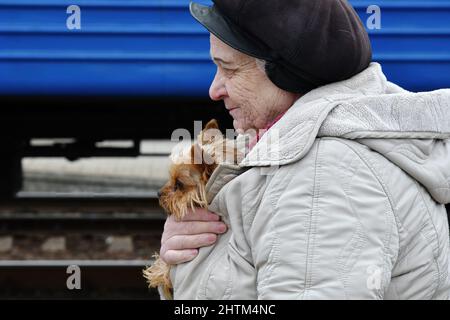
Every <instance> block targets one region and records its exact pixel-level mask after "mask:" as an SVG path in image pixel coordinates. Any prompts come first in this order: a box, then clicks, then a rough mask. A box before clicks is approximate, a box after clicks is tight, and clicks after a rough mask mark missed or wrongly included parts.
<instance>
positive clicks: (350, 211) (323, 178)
mask: <svg viewBox="0 0 450 320" xmlns="http://www.w3.org/2000/svg"><path fill="white" fill-rule="evenodd" d="M266 195H267V196H265V197H264V201H263V202H262V203H261V206H260V207H259V209H258V211H257V213H256V215H255V218H254V220H253V222H252V227H251V232H250V233H249V240H250V242H251V246H252V248H253V249H254V251H253V259H254V264H255V268H256V271H257V291H258V298H259V299H382V298H383V297H384V292H385V290H386V288H387V286H388V285H389V283H390V279H391V270H392V267H393V264H394V263H395V259H396V252H397V251H398V237H397V227H396V222H395V218H394V214H393V210H392V204H391V203H390V200H389V197H388V196H387V194H386V190H385V189H384V188H383V185H382V183H381V182H380V181H379V180H378V179H377V177H376V175H375V174H374V172H373V171H372V170H371V168H370V164H368V163H366V162H365V161H364V159H362V158H360V157H359V156H358V154H357V153H355V152H354V151H353V150H352V149H351V148H350V147H349V146H347V145H346V144H344V143H342V142H340V141H339V140H338V139H331V138H330V139H319V140H316V143H315V144H314V146H313V148H312V149H311V151H310V152H309V154H308V155H307V156H306V157H305V158H303V159H302V160H300V161H299V162H297V163H295V164H292V165H289V166H286V167H282V168H280V169H279V170H277V173H276V174H275V176H274V177H273V179H272V180H271V182H270V185H269V186H268V188H267V191H266Z"/></svg>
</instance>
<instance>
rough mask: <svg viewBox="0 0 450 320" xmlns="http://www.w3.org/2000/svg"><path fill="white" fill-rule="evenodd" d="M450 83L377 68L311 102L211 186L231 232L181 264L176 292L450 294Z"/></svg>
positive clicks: (239, 295) (190, 295) (306, 99)
mask: <svg viewBox="0 0 450 320" xmlns="http://www.w3.org/2000/svg"><path fill="white" fill-rule="evenodd" d="M449 138H450V90H438V91H434V92H428V93H411V92H407V91H405V90H403V89H401V88H400V87H398V86H396V85H394V84H392V83H390V82H388V81H387V80H386V78H385V76H384V75H383V73H382V71H381V67H380V65H379V64H376V63H372V64H371V65H370V67H369V68H367V69H366V70H364V71H363V72H361V73H360V74H358V75H356V76H355V77H353V78H351V79H349V80H346V81H342V82H339V83H334V84H331V85H327V86H324V87H321V88H318V89H315V90H313V91H311V92H310V93H308V94H306V95H305V96H303V97H301V98H300V99H299V100H298V101H297V102H296V103H295V104H294V105H293V106H292V107H291V108H290V109H289V110H288V112H287V113H286V114H285V115H284V116H283V117H282V118H281V120H279V121H278V122H277V123H276V124H275V125H274V126H273V127H272V128H271V129H270V130H269V131H268V132H267V133H266V134H265V135H264V136H263V137H262V139H261V140H260V141H259V142H258V144H257V145H256V146H255V147H254V148H253V149H252V150H251V152H250V153H249V154H248V155H247V156H246V158H245V159H244V160H243V161H242V163H241V164H240V167H233V166H227V165H222V166H219V167H218V169H217V170H216V171H215V172H214V174H213V176H212V177H211V179H210V181H209V183H208V186H207V188H208V192H209V197H210V199H211V200H212V201H211V204H210V210H211V211H214V212H217V213H219V214H220V215H221V216H222V218H223V220H224V221H225V222H226V223H227V224H228V225H229V227H230V229H229V231H228V232H227V233H226V234H224V235H222V236H221V237H219V240H218V241H217V243H216V244H215V245H213V246H210V247H206V248H202V249H201V250H200V253H199V256H198V257H197V258H195V259H194V260H193V261H191V262H189V263H184V264H180V265H178V266H177V267H175V268H173V269H172V272H171V277H172V282H173V284H174V293H175V295H174V296H175V299H448V298H449V294H450V280H449V276H448V268H449V261H448V259H449V229H448V221H447V215H446V211H445V208H444V204H445V203H449V202H450V141H449V140H448V139H449Z"/></svg>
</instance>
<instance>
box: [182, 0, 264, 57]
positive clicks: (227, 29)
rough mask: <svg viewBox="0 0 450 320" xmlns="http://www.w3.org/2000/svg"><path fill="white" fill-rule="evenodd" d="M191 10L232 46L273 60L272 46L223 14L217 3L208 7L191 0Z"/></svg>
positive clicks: (201, 21) (252, 54)
mask: <svg viewBox="0 0 450 320" xmlns="http://www.w3.org/2000/svg"><path fill="white" fill-rule="evenodd" d="M189 11H190V12H191V15H192V16H193V17H194V18H195V20H197V21H198V22H199V23H201V24H202V25H203V26H204V27H205V28H206V29H207V30H208V31H209V32H211V33H212V34H214V35H215V36H216V37H217V38H219V39H220V40H221V41H223V42H224V43H226V44H227V45H229V46H230V47H232V48H234V49H236V50H238V51H240V52H242V53H245V54H247V55H249V56H252V57H255V58H258V59H263V60H268V61H270V60H272V57H271V54H270V52H271V50H270V48H268V47H267V46H265V45H264V44H262V43H259V42H258V41H257V40H256V39H253V38H252V37H250V36H249V35H248V34H247V33H246V32H245V31H244V30H242V29H241V28H239V27H238V26H236V25H235V24H234V23H233V22H231V21H230V19H228V18H226V17H225V16H224V15H222V14H221V13H220V11H219V10H218V8H217V7H216V6H215V5H213V6H212V7H208V6H204V5H201V4H198V3H195V2H191V3H190V4H189Z"/></svg>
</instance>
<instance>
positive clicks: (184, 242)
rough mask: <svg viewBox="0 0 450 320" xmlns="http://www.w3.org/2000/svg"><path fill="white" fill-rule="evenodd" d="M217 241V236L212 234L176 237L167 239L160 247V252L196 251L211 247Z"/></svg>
mask: <svg viewBox="0 0 450 320" xmlns="http://www.w3.org/2000/svg"><path fill="white" fill-rule="evenodd" d="M216 240H217V235H216V234H214V233H203V234H197V235H189V236H186V235H176V236H173V237H171V238H170V239H168V240H167V241H166V242H164V244H163V245H162V246H161V251H164V252H165V251H167V249H166V248H169V249H170V250H183V249H196V248H200V247H206V246H209V245H212V244H213V243H215V242H216Z"/></svg>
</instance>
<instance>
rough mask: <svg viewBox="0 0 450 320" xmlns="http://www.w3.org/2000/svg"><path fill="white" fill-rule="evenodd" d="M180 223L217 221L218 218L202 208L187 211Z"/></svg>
mask: <svg viewBox="0 0 450 320" xmlns="http://www.w3.org/2000/svg"><path fill="white" fill-rule="evenodd" d="M181 220H182V221H219V220H220V217H219V216H218V215H217V214H215V213H213V212H210V211H208V210H206V209H203V208H196V209H195V210H191V209H189V210H188V212H187V213H186V215H185V216H184V217H183V219H181Z"/></svg>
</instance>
